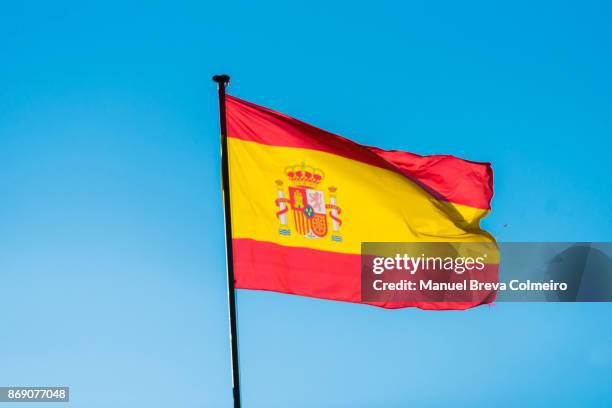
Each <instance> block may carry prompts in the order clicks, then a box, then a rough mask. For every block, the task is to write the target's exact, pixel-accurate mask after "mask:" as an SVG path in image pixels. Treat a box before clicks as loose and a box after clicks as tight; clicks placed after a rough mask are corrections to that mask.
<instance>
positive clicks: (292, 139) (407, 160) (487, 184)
mask: <svg viewBox="0 0 612 408" xmlns="http://www.w3.org/2000/svg"><path fill="white" fill-rule="evenodd" d="M226 104H227V129H228V136H229V137H233V138H237V139H242V140H248V141H253V142H257V143H261V144H266V145H271V146H285V147H297V148H303V149H311V150H318V151H322V152H326V153H332V154H335V155H338V156H342V157H346V158H349V159H351V160H357V161H360V162H362V163H366V164H370V165H373V166H377V167H381V168H384V169H388V170H391V171H395V172H397V173H400V174H402V175H404V176H406V177H408V178H410V179H411V180H412V181H414V182H416V183H417V184H419V185H420V186H421V187H423V188H424V189H425V190H427V191H428V192H429V193H430V194H432V195H433V196H434V197H436V198H438V199H440V200H444V201H450V202H453V203H456V204H463V205H468V206H471V207H475V208H483V209H489V208H491V207H490V204H491V198H492V197H493V172H492V170H491V165H490V163H478V162H472V161H467V160H463V159H460V158H457V157H454V156H451V155H432V156H419V155H417V154H414V153H408V152H402V151H397V150H392V151H386V150H382V149H378V148H376V147H370V146H364V145H360V144H358V143H355V142H353V141H351V140H349V139H346V138H344V137H342V136H338V135H335V134H333V133H330V132H327V131H325V130H322V129H319V128H316V127H314V126H311V125H309V124H307V123H305V122H302V121H299V120H297V119H294V118H292V117H290V116H287V115H285V114H282V113H279V112H275V111H273V110H271V109H268V108H264V107H262V106H258V105H255V104H253V103H251V102H247V101H244V100H241V99H239V98H236V97H233V96H230V95H228V96H227V100H226Z"/></svg>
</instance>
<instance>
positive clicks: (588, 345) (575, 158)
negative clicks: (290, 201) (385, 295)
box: [0, 0, 612, 408]
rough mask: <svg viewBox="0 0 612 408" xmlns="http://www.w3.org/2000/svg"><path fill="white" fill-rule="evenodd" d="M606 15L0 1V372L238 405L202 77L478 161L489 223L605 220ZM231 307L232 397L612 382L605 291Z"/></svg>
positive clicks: (602, 231) (277, 402) (562, 391)
mask: <svg viewBox="0 0 612 408" xmlns="http://www.w3.org/2000/svg"><path fill="white" fill-rule="evenodd" d="M491 3H501V4H497V5H495V4H491ZM611 22H612V7H611V6H610V3H609V2H605V1H574V2H566V1H561V2H559V1H542V2H533V1H515V2H503V3H502V2H490V1H481V2H474V1H467V2H454V1H450V2H431V1H415V2H395V3H392V2H386V1H377V2H375V3H373V4H371V5H369V6H367V5H364V4H361V3H360V2H355V1H351V2H329V1H319V0H309V1H299V2H297V1H277V2H253V1H251V2H244V1H231V2H221V1H219V2H214V3H207V2H205V1H199V2H177V1H163V2H162V1H147V2H145V1H140V2H126V1H104V2H98V4H97V5H93V4H92V3H91V2H83V1H78V2H77V1H75V2H65V1H56V2H31V1H16V2H5V4H3V7H2V13H0V277H1V279H0V316H1V318H2V325H1V326H0V327H1V329H0V385H67V386H70V387H71V400H72V402H71V403H70V406H73V407H87V408H97V407H101V408H102V407H104V408H108V407H114V408H119V407H141V406H142V407H147V408H156V407H164V408H165V407H169V406H173V407H229V406H230V404H231V392H230V365H229V343H228V333H227V332H228V322H227V303H226V289H225V285H226V282H225V279H226V278H225V266H224V262H225V260H224V241H223V215H222V205H221V193H220V173H219V145H218V143H219V141H218V119H217V100H216V89H215V85H214V83H213V82H211V80H210V77H211V75H213V74H216V73H228V74H230V75H231V76H232V84H231V87H230V89H229V92H230V93H232V94H234V95H236V96H239V97H242V98H245V99H248V100H251V101H253V102H256V103H259V104H262V105H265V106H268V107H271V108H273V109H276V110H280V111H282V112H285V113H287V114H290V115H292V116H295V117H297V118H300V119H302V120H305V121H308V122H310V123H312V124H314V125H317V126H319V127H323V128H325V129H327V130H330V131H333V132H336V133H339V134H342V135H343V136H346V137H350V138H352V139H354V140H356V141H359V142H361V143H366V144H373V145H377V146H380V147H382V148H395V149H404V150H409V151H413V152H416V153H420V154H430V153H450V154H454V155H457V156H461V157H465V158H467V159H471V160H478V161H490V162H492V163H493V166H494V171H495V190H496V194H495V198H494V201H493V211H492V213H491V214H490V215H489V217H488V218H487V219H486V220H485V221H484V226H485V228H487V229H488V230H489V231H491V232H492V233H493V234H494V235H495V236H496V237H497V238H498V240H500V241H610V240H612V205H611V200H612V178H611V177H610V176H611V173H612V171H611V168H612V165H611V164H610V159H609V155H610V152H609V150H610V147H611V142H610V139H611V136H612V115H611V113H612V76H611V75H610V73H611V72H612V46H611V42H610V39H611V38H612V28H611V27H612V26H611ZM238 308H239V335H240V353H241V355H240V358H241V361H240V363H241V368H242V384H243V392H244V394H243V401H244V406H245V407H247V408H255V407H265V408H269V407H288V406H291V407H362V408H369V407H448V406H471V407H480V406H497V407H516V406H519V405H520V406H544V405H550V406H558V407H562V406H589V405H592V406H604V405H609V404H610V403H611V401H612V387H611V386H610V383H611V380H610V378H611V375H610V370H611V369H612V324H611V323H612V317H611V312H612V305H610V304H509V303H502V304H497V305H495V306H492V307H488V306H485V307H479V308H477V309H474V310H469V311H465V312H424V311H420V310H416V309H403V310H383V309H378V308H374V307H368V306H362V305H354V304H345V303H339V302H332V301H322V300H316V299H308V298H300V297H295V296H289V295H282V294H274V293H259V292H247V291H241V292H239V293H238ZM602 401H606V403H604V402H602ZM27 406H28V405H25V404H24V405H23V407H24V408H26V407H27Z"/></svg>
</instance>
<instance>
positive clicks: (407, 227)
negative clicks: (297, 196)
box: [229, 138, 494, 254]
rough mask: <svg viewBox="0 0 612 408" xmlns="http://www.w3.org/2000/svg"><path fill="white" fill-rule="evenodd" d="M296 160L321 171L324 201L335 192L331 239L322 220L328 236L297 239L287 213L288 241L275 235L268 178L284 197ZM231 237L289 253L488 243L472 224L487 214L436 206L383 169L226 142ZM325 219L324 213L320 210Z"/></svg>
mask: <svg viewBox="0 0 612 408" xmlns="http://www.w3.org/2000/svg"><path fill="white" fill-rule="evenodd" d="M302 162H304V163H305V164H306V165H308V166H312V167H316V168H319V169H322V170H323V171H324V172H325V177H324V179H323V181H322V182H321V183H320V185H319V186H317V187H316V189H317V190H321V191H323V192H324V194H325V203H326V204H328V203H329V198H330V192H329V187H331V186H334V187H336V188H337V191H336V193H335V195H336V200H337V205H338V206H339V207H340V208H341V211H342V213H341V214H340V216H339V218H340V219H341V220H342V225H341V227H340V232H339V234H335V235H338V236H341V239H342V241H341V242H336V241H333V240H332V237H331V236H332V231H331V230H332V222H331V218H330V217H329V215H326V218H327V223H328V233H327V235H326V236H325V237H323V238H318V239H315V238H307V237H304V236H301V235H299V234H298V233H297V231H296V227H295V223H294V216H293V212H292V210H291V208H289V211H288V212H287V213H286V215H287V219H288V226H287V228H285V229H289V230H290V231H291V235H283V234H281V233H280V232H279V228H281V225H280V222H279V219H278V218H277V216H276V212H277V211H278V210H279V208H278V207H277V205H276V204H275V200H276V199H277V198H278V189H279V188H278V186H277V184H276V180H280V181H282V182H283V185H282V190H283V194H284V196H285V197H286V198H288V197H289V195H288V187H289V186H291V185H292V184H291V183H290V181H289V179H288V178H287V176H286V174H285V168H286V167H287V166H292V165H299V164H301V163H302ZM229 164H230V189H231V200H232V202H231V207H232V224H233V225H232V233H233V237H234V238H252V239H256V240H260V241H268V242H274V243H277V244H281V245H286V246H292V247H307V248H313V249H320V250H327V251H334V252H341V253H353V254H357V253H360V250H361V243H362V242H407V241H419V242H443V241H446V242H494V239H493V238H492V237H491V236H490V235H489V234H488V233H486V232H484V231H482V230H480V228H479V225H478V222H479V220H480V218H482V217H484V216H485V215H486V214H487V210H483V209H477V208H472V207H468V206H463V205H457V204H451V203H448V202H444V201H440V200H436V199H435V198H434V197H432V196H431V195H430V194H428V193H427V192H426V191H424V190H423V189H422V188H421V187H419V186H418V185H417V184H415V183H414V182H412V181H410V180H409V179H407V178H406V177H404V176H402V175H400V174H397V173H394V172H392V171H389V170H385V169H381V168H378V167H375V166H371V165H368V164H364V163H362V162H358V161H355V160H350V159H347V158H344V157H341V156H336V155H334V154H330V153H325V152H320V151H315V150H309V149H301V148H294V147H279V146H267V145H263V144H259V143H255V142H250V141H244V140H240V139H235V138H230V139H229ZM326 212H327V214H329V210H326Z"/></svg>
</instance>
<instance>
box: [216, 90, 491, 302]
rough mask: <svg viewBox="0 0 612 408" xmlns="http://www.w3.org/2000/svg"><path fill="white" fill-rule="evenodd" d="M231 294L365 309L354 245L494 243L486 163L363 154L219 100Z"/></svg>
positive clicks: (282, 118)
mask: <svg viewBox="0 0 612 408" xmlns="http://www.w3.org/2000/svg"><path fill="white" fill-rule="evenodd" d="M226 117H227V137H228V161H229V174H230V177H229V185H230V191H231V202H230V204H231V213H232V214H231V215H232V226H231V227H232V237H233V257H234V274H235V286H236V288H241V289H258V290H268V291H275V292H282V293H289V294H296V295H301V296H309V297H315V298H322V299H331V300H339V301H348V302H357V303H370V304H374V305H376V306H382V307H386V308H399V307H419V308H422V309H465V308H469V307H473V306H475V305H477V304H482V303H489V302H490V301H491V299H492V298H490V297H485V298H482V299H476V300H474V301H473V302H362V300H361V287H360V285H361V256H360V251H361V243H362V242H494V238H493V237H492V236H491V235H490V234H488V233H487V232H486V231H484V230H482V229H481V228H480V220H481V219H482V218H483V217H484V216H486V214H487V213H488V212H489V211H490V202H491V198H492V196H493V173H492V169H491V166H490V164H489V163H477V162H472V161H467V160H463V159H460V158H457V157H454V156H450V155H433V156H419V155H416V154H413V153H408V152H402V151H395V150H394V151H387V150H382V149H379V148H376V147H371V146H364V145H360V144H358V143H355V142H353V141H351V140H349V139H346V138H344V137H341V136H338V135H335V134H332V133H329V132H326V131H324V130H322V129H318V128H316V127H314V126H311V125H309V124H307V123H304V122H302V121H299V120H297V119H294V118H291V117H289V116H287V115H284V114H282V113H278V112H275V111H273V110H271V109H268V108H264V107H261V106H258V105H255V104H253V103H250V102H247V101H244V100H241V99H238V98H236V97H233V96H229V95H228V96H227V97H226Z"/></svg>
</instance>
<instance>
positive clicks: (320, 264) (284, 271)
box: [233, 238, 493, 310]
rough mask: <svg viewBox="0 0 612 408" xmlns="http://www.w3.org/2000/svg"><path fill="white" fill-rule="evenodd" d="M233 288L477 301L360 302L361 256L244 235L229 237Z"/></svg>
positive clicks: (455, 306) (442, 305) (461, 305)
mask: <svg viewBox="0 0 612 408" xmlns="http://www.w3.org/2000/svg"><path fill="white" fill-rule="evenodd" d="M233 250H234V251H233V255H234V274H235V283H236V288H238V289H256V290H268V291H273V292H281V293H289V294H294V295H300V296H308V297H314V298H319V299H329V300H338V301H345V302H354V303H364V304H370V305H374V306H380V307H384V308H388V309H397V308H403V307H418V308H420V309H427V310H449V309H452V310H463V309H468V308H470V307H474V306H478V305H480V304H485V303H490V302H492V301H493V298H491V297H486V298H483V299H482V301H479V302H362V301H361V256H360V255H358V254H341V253H337V252H328V251H320V250H315V249H309V248H295V247H285V246H282V245H278V244H274V243H270V242H262V241H256V240H252V239H247V238H241V239H234V240H233Z"/></svg>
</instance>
